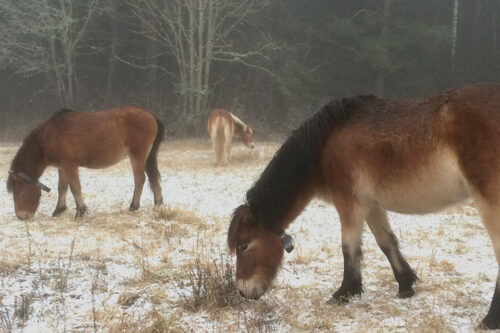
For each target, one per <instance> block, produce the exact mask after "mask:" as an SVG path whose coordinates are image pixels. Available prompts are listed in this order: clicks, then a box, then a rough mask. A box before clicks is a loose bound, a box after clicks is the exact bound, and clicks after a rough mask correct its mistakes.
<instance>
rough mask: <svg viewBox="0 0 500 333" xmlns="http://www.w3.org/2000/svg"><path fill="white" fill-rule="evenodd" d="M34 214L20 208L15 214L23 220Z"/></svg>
mask: <svg viewBox="0 0 500 333" xmlns="http://www.w3.org/2000/svg"><path fill="white" fill-rule="evenodd" d="M34 215H35V214H32V213H28V212H26V211H23V210H20V211H18V212H16V216H17V218H18V219H20V220H22V221H24V220H29V219H30V218H32V217H33V216H34Z"/></svg>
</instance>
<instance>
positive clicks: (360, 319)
mask: <svg viewBox="0 0 500 333" xmlns="http://www.w3.org/2000/svg"><path fill="white" fill-rule="evenodd" d="M19 144H20V143H18V144H7V143H4V144H0V187H1V190H0V332H4V331H5V332H10V331H12V332H66V331H67V332H204V331H208V332H332V331H336V332H367V331H370V332H374V331H375V332H377V331H380V332H386V331H418V332H438V331H439V332H456V331H461V332H463V331H465V332H469V331H475V330H476V328H475V327H476V326H477V325H478V324H479V322H480V320H481V318H483V316H484V315H485V314H486V312H487V310H488V308H489V303H490V300H491V296H492V294H493V289H494V284H495V279H496V273H497V264H496V260H495V258H494V255H493V250H492V247H491V243H490V240H489V238H488V237H487V235H486V232H485V230H484V228H483V226H482V224H481V221H480V219H479V216H478V215H477V212H476V210H475V209H474V207H473V206H472V205H471V204H470V202H466V203H464V204H462V205H460V206H455V207H452V208H449V209H448V210H446V211H444V212H441V213H439V214H434V215H425V216H405V215H398V214H390V218H391V221H392V226H393V229H394V231H395V233H396V235H397V236H398V237H399V240H400V244H401V248H402V252H403V254H404V255H405V256H406V258H407V259H408V261H409V263H410V265H411V266H412V267H413V268H414V269H415V271H416V272H417V275H418V276H419V278H420V281H419V283H418V284H417V286H416V287H415V291H416V295H415V296H414V297H412V298H410V299H398V298H397V296H396V294H397V284H396V282H395V279H394V276H393V274H392V271H391V268H390V265H389V262H388V261H387V259H386V258H385V257H384V255H383V253H382V251H380V249H379V248H378V246H377V245H376V243H375V240H374V238H373V236H372V235H371V233H370V232H369V230H368V229H367V228H366V230H365V233H364V237H363V243H364V244H363V250H364V259H363V269H362V270H363V277H364V291H365V292H364V294H363V295H362V296H361V297H357V298H355V299H353V300H351V301H350V302H349V303H348V304H346V305H333V306H330V305H327V304H326V301H327V300H328V299H329V298H330V296H331V294H332V293H333V292H334V291H335V290H336V288H337V287H339V286H340V283H341V281H342V273H343V258H342V251H341V245H340V224H339V221H338V216H337V213H336V211H335V209H334V208H333V207H332V206H330V205H329V204H326V203H323V202H321V201H319V200H314V201H313V202H311V204H310V205H309V206H308V208H307V209H306V210H305V211H304V212H303V213H302V214H301V215H300V216H299V218H298V219H297V220H296V221H295V222H294V223H293V224H292V225H291V227H290V228H289V230H288V231H289V233H290V234H291V235H292V236H294V238H295V250H294V251H293V252H292V253H290V254H285V259H284V262H283V267H282V268H281V270H280V271H279V274H278V276H277V279H276V281H275V283H274V285H273V287H272V288H271V289H270V290H269V291H268V292H267V294H265V295H264V296H263V297H262V298H261V299H260V300H257V301H250V300H246V299H243V298H241V297H240V296H239V295H238V293H237V291H236V290H235V286H234V261H235V258H234V257H231V256H229V255H228V253H227V249H226V231H227V227H228V225H229V220H230V216H231V213H232V211H233V209H234V208H236V207H237V206H238V205H239V204H241V203H242V202H243V199H244V195H245V192H246V191H247V190H248V188H249V187H250V186H251V185H252V183H253V182H254V181H255V180H256V178H257V177H258V176H259V174H260V173H261V172H262V170H263V169H264V167H265V166H266V164H267V162H268V161H269V160H270V159H271V158H272V156H273V154H274V152H275V151H276V150H277V149H278V147H279V146H280V142H278V141H272V142H271V141H269V142H258V141H257V142H256V149H255V150H249V149H247V148H245V147H244V146H243V145H242V144H236V145H234V146H233V149H232V156H233V161H232V163H231V164H230V165H229V166H227V167H219V168H215V167H214V166H213V164H214V161H213V154H212V151H211V147H210V145H209V140H208V138H207V139H185V140H175V141H170V140H167V141H165V142H164V143H163V144H162V146H161V149H160V152H159V169H160V172H161V174H162V187H163V196H164V201H165V206H164V207H162V208H161V209H153V204H152V202H153V198H152V193H151V191H149V189H148V188H147V184H146V185H145V188H144V192H143V196H142V200H141V207H140V209H139V210H138V211H136V212H130V211H129V210H128V206H129V204H130V200H131V198H132V191H133V177H132V171H131V168H130V164H129V162H128V160H124V161H122V162H120V163H119V164H117V165H115V166H112V167H110V168H108V169H104V170H88V169H83V168H82V169H80V173H81V182H82V190H83V194H84V198H85V200H86V204H87V205H88V207H89V213H88V214H87V215H86V216H85V217H83V218H81V219H78V220H75V218H74V209H75V208H74V207H75V205H74V201H73V197H72V195H71V194H70V193H69V192H68V208H69V210H68V211H67V212H65V213H64V214H62V216H60V217H58V218H53V217H51V213H52V211H53V209H54V207H55V204H56V201H57V171H56V170H55V169H53V168H50V169H48V170H47V171H46V172H45V173H44V174H43V175H42V177H41V179H40V180H41V182H43V183H44V184H46V185H48V186H49V187H51V188H52V192H50V193H48V194H47V193H43V194H42V199H41V204H40V207H39V209H38V212H37V213H36V215H35V217H34V218H33V219H31V220H29V221H27V222H26V221H19V220H18V219H17V218H16V217H15V215H14V211H13V201H12V196H11V195H10V194H8V193H7V191H6V189H5V188H6V187H5V182H6V178H7V171H8V168H9V166H10V162H11V160H12V158H13V157H14V154H15V153H16V151H17V149H18V147H19Z"/></svg>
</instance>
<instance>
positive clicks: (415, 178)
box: [370, 152, 469, 214]
mask: <svg viewBox="0 0 500 333" xmlns="http://www.w3.org/2000/svg"><path fill="white" fill-rule="evenodd" d="M389 179H390V178H389ZM372 189H373V192H372V193H371V195H370V196H371V197H372V200H373V201H375V202H377V203H378V205H379V206H380V207H382V208H384V209H386V210H389V211H394V212H397V213H404V214H427V213H432V212H436V211H438V210H440V209H443V208H445V207H447V206H450V205H453V204H456V203H459V202H461V201H463V200H465V199H467V198H468V197H469V191H468V189H467V185H466V181H465V177H464V176H463V174H462V171H461V170H460V168H459V166H458V164H457V161H456V158H454V157H453V155H452V154H450V153H446V152H441V153H440V154H436V155H435V156H434V158H433V160H431V161H430V162H429V164H428V165H426V166H424V167H420V168H419V169H418V170H415V171H413V172H409V173H408V176H407V177H404V179H399V180H398V181H391V180H387V181H384V180H383V179H382V180H380V181H379V183H378V185H375V186H373V188H372ZM370 192H371V191H370Z"/></svg>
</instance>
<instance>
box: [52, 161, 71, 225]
mask: <svg viewBox="0 0 500 333" xmlns="http://www.w3.org/2000/svg"><path fill="white" fill-rule="evenodd" d="M58 172H59V184H58V185H57V191H58V198H57V205H56V209H55V210H54V212H53V213H52V216H58V215H60V214H61V213H62V212H64V211H65V210H66V193H67V192H68V186H69V184H68V178H67V177H66V175H65V174H64V171H63V170H62V169H59V170H58Z"/></svg>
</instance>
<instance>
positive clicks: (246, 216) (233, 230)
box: [227, 205, 255, 252]
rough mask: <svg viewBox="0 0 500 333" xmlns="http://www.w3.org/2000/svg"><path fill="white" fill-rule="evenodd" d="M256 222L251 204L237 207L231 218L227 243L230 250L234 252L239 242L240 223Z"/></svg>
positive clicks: (249, 223)
mask: <svg viewBox="0 0 500 333" xmlns="http://www.w3.org/2000/svg"><path fill="white" fill-rule="evenodd" d="M254 222H255V219H254V217H253V214H252V212H251V211H250V206H248V205H241V206H239V207H238V208H236V209H235V210H234V212H233V216H232V218H231V223H230V225H229V230H228V232H227V245H228V247H229V251H230V252H234V250H235V249H236V245H237V244H236V243H237V237H236V235H237V233H238V229H239V226H240V225H251V224H253V223H254Z"/></svg>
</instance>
